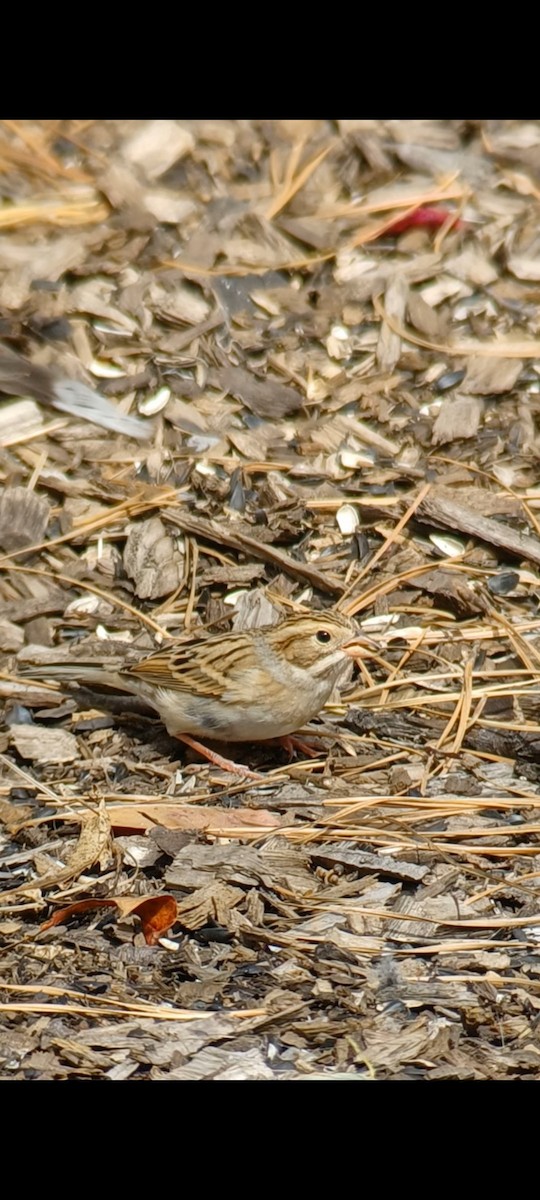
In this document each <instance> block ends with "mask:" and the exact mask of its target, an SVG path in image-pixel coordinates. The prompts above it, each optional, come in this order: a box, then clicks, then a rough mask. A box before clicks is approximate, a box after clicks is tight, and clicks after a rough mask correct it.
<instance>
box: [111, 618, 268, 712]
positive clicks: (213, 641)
mask: <svg viewBox="0 0 540 1200" xmlns="http://www.w3.org/2000/svg"><path fill="white" fill-rule="evenodd" d="M252 655H253V644H252V639H251V637H250V636H249V634H245V633H225V634H223V635H222V636H218V637H212V638H195V639H192V640H191V641H189V642H186V643H185V644H184V643H182V642H180V643H178V642H175V643H174V644H172V645H168V646H165V647H163V649H162V650H158V651H157V652H156V653H155V654H151V655H150V656H149V657H148V658H143V659H142V661H141V662H139V663H136V664H135V665H134V666H132V667H128V668H127V669H126V671H125V674H126V675H130V676H133V677H134V678H136V679H139V680H140V681H141V682H144V683H150V684H154V685H155V686H157V687H162V688H167V690H168V691H173V692H181V693H182V694H183V695H189V694H190V693H191V694H194V695H197V696H208V697H213V698H214V699H216V700H222V699H223V698H224V695H225V693H226V692H228V691H230V685H231V682H232V681H233V680H234V679H235V678H236V677H237V673H238V672H241V671H242V670H245V668H246V667H248V669H249V665H250V662H251V659H252Z"/></svg>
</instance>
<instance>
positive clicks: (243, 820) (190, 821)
mask: <svg viewBox="0 0 540 1200" xmlns="http://www.w3.org/2000/svg"><path fill="white" fill-rule="evenodd" d="M107 811H108V814H109V818H110V821H111V827H112V828H113V829H114V830H115V831H118V830H120V829H121V830H122V831H125V830H132V831H135V832H136V831H138V830H140V829H154V828H155V826H157V825H159V826H162V827H163V828H164V829H189V830H202V829H204V830H205V832H206V833H209V834H210V833H211V834H212V835H213V836H215V837H220V836H221V835H222V834H224V835H226V834H228V833H229V834H230V833H231V832H232V831H233V830H234V836H235V837H242V836H246V837H247V836H249V837H253V835H254V834H256V833H257V832H259V833H260V832H265V831H266V832H267V831H268V830H269V829H277V828H278V827H279V825H280V824H281V819H280V817H278V816H276V814H275V813H272V812H269V811H268V810H267V809H264V808H258V809H251V808H234V809H230V808H217V807H212V808H196V807H195V806H194V805H191V804H151V803H150V804H111V805H109V807H108V809H107Z"/></svg>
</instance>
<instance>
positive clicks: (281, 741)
mask: <svg viewBox="0 0 540 1200" xmlns="http://www.w3.org/2000/svg"><path fill="white" fill-rule="evenodd" d="M272 740H273V741H275V742H276V743H277V745H278V746H283V749H284V750H286V752H287V754H288V755H289V756H290V758H293V757H294V753H295V751H300V754H305V756H306V758H320V755H321V753H322V752H321V751H320V750H316V749H315V747H314V746H310V744H309V742H305V741H304V739H303V738H299V737H296V736H293V735H292V734H288V735H287V736H286V737H279V738H275V739H272Z"/></svg>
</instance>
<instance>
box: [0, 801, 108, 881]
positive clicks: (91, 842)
mask: <svg viewBox="0 0 540 1200" xmlns="http://www.w3.org/2000/svg"><path fill="white" fill-rule="evenodd" d="M78 819H79V820H80V821H81V834H80V837H79V840H78V842H77V845H76V846H75V849H74V851H73V853H72V855H71V857H70V858H69V860H68V862H67V863H66V865H65V867H59V868H58V870H54V871H50V872H48V873H47V874H45V875H41V876H40V877H39V878H37V879H34V880H31V881H30V882H28V883H26V884H21V885H20V887H16V888H10V890H9V891H7V892H2V900H6V899H7V898H8V897H13V896H18V895H23V894H24V893H26V892H29V893H35V892H36V891H43V889H44V888H50V887H59V886H60V885H61V884H66V883H67V882H68V881H69V880H71V879H78V877H79V875H81V874H82V872H83V871H86V870H88V868H89V867H93V866H94V863H97V862H99V864H100V865H101V866H106V865H107V864H108V862H109V861H110V859H111V853H112V849H111V826H110V822H109V817H108V813H107V809H106V807H105V804H104V802H103V801H101V803H100V805H99V807H98V808H96V809H95V810H94V811H93V812H90V813H84V814H80V815H79V817H78Z"/></svg>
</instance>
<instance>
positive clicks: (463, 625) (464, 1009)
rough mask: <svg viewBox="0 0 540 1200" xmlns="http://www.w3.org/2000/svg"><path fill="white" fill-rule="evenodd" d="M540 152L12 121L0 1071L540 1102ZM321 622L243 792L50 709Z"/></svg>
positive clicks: (295, 132)
mask: <svg viewBox="0 0 540 1200" xmlns="http://www.w3.org/2000/svg"><path fill="white" fill-rule="evenodd" d="M539 147H540V123H539V122H530V121H529V122H523V121H460V120H455V121H400V120H387V121H382V120H380V121H378V120H373V121H337V122H336V121H324V120H323V121H321V120H318V121H228V120H227V121H211V120H192V121H176V120H167V121H153V120H152V121H148V120H146V121H122V120H101V121H71V120H65V121H24V122H13V121H10V122H7V121H5V122H0V153H1V156H2V164H3V166H2V169H3V183H4V190H5V194H6V196H8V197H9V204H6V205H5V206H4V208H3V209H2V211H1V212H0V218H1V223H2V226H3V229H2V236H1V238H0V342H1V345H0V391H1V392H2V397H1V400H0V474H1V481H2V493H1V496H0V651H1V654H2V662H1V678H0V698H1V701H2V705H3V710H4V711H3V716H4V723H3V725H2V727H1V728H0V945H1V950H2V985H1V988H0V1076H1V1077H2V1078H21V1079H37V1078H39V1079H44V1078H48V1079H52V1078H58V1079H68V1078H81V1079H90V1078H92V1079H93V1078H108V1079H112V1080H115V1079H130V1080H133V1081H139V1080H146V1079H176V1078H177V1079H224V1080H228V1079H264V1080H269V1079H276V1080H277V1079H294V1080H299V1079H304V1078H313V1079H341V1078H355V1079H358V1080H363V1081H364V1080H366V1081H368V1080H370V1079H372V1078H376V1079H416V1078H421V1079H427V1078H439V1079H447V1078H450V1079H456V1078H457V1079H490V1078H497V1079H499V1078H500V1079H513V1078H516V1079H517V1078H521V1079H523V1078H538V1076H539V1072H540V1059H539V1054H538V1050H537V1048H536V1046H537V1037H536V1028H535V1021H536V1018H537V1013H538V1009H539V1007H540V969H539V967H538V942H539V937H540V905H539V900H538V888H537V883H538V874H539V871H540V820H539V809H540V768H539V765H538V758H539V755H540V619H539V617H538V595H539V592H540V571H539V567H540V522H539V509H540V490H539V488H538V457H539V454H540V437H539V434H538V417H539V413H540V398H539V397H540V376H539V368H538V363H539V362H540V341H539V340H538V320H537V309H536V300H537V284H538V279H539V278H540V266H539V264H540V241H539V238H538V230H537V225H538V221H537V212H536V208H537V189H536V188H535V186H534V181H535V180H536V179H537V176H538V172H539V164H540V150H539ZM133 438H134V439H136V440H131V439H133ZM334 605H337V606H338V607H339V608H344V609H345V611H347V612H348V613H349V614H351V615H354V616H355V618H356V620H357V621H358V622H359V627H360V630H361V632H363V633H365V634H367V635H368V637H369V638H371V639H372V640H373V642H374V643H375V647H374V651H373V656H372V657H367V656H366V657H365V658H364V657H362V658H361V659H359V661H358V663H357V665H356V666H355V665H353V664H352V662H351V665H350V666H349V669H348V673H347V676H346V677H345V676H344V678H343V679H342V680H341V682H340V684H339V687H338V688H336V689H335V691H334V693H333V694H332V696H331V698H330V701H329V703H328V705H327V707H326V709H325V711H324V712H323V713H321V714H319V716H318V717H317V718H316V719H315V720H313V721H312V722H310V724H309V726H307V727H306V728H305V729H303V730H299V731H298V733H299V735H300V739H301V741H300V743H298V744H297V745H296V746H294V745H292V746H284V745H279V744H274V743H265V742H261V743H258V744H253V745H250V744H242V745H239V746H234V747H233V746H231V747H230V748H229V747H227V748H226V750H225V753H226V754H227V755H228V756H229V755H230V756H231V757H233V758H235V759H236V761H237V762H242V763H244V764H245V765H246V766H248V767H249V768H250V770H251V771H252V772H253V774H252V775H251V776H238V775H236V776H235V775H231V773H230V772H225V771H223V770H222V769H221V768H219V767H217V766H214V764H211V763H207V762H206V761H204V762H203V761H202V760H201V758H200V756H199V755H198V753H197V752H196V751H195V750H191V749H189V750H188V748H187V747H186V746H185V745H184V744H183V743H181V742H180V741H178V739H173V738H171V737H169V735H168V734H167V732H166V730H165V729H164V727H163V725H162V723H161V722H160V720H159V719H158V717H157V715H156V713H155V712H153V711H151V710H150V709H149V708H148V706H146V705H145V704H144V702H142V701H139V700H138V699H136V698H131V697H127V696H125V695H123V694H122V695H121V694H120V693H118V692H116V691H114V690H113V688H112V686H109V687H108V688H107V686H106V685H104V686H103V688H101V687H100V688H99V690H98V689H97V688H94V687H93V686H88V687H86V688H84V689H83V688H80V687H77V686H76V683H75V685H69V686H67V685H66V686H65V687H64V686H62V688H60V687H59V686H58V685H57V684H54V683H52V682H50V681H48V680H47V676H46V667H47V663H50V662H51V661H54V662H66V663H69V665H70V666H73V664H74V663H76V662H77V660H79V661H82V662H86V663H88V662H92V663H93V662H101V661H105V663H106V664H108V665H110V666H112V667H113V668H114V666H116V668H117V669H118V668H122V667H125V666H126V664H128V665H129V664H131V663H134V662H136V661H138V660H139V659H140V658H141V657H143V656H145V655H148V654H149V653H151V652H152V651H154V650H158V649H162V648H163V647H164V646H166V644H167V642H168V640H169V639H170V638H171V637H172V638H176V637H187V638H190V637H191V636H192V635H193V634H197V635H203V636H206V635H208V636H211V635H212V634H213V633H214V632H222V631H228V630H232V631H235V632H236V631H239V630H244V629H252V628H257V627H259V626H260V625H264V624H265V623H273V622H275V621H277V620H279V618H280V617H281V616H283V615H286V614H290V613H296V612H301V611H303V610H304V609H306V608H307V609H311V610H317V611H320V610H324V609H326V608H331V607H332V606H334ZM372 649H373V647H372ZM216 746H217V743H216ZM217 748H218V749H220V750H221V751H223V750H224V747H223V746H222V745H221V746H218V747H217Z"/></svg>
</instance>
